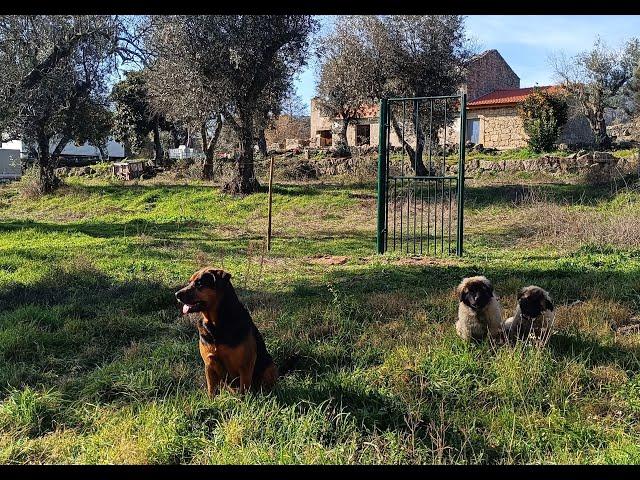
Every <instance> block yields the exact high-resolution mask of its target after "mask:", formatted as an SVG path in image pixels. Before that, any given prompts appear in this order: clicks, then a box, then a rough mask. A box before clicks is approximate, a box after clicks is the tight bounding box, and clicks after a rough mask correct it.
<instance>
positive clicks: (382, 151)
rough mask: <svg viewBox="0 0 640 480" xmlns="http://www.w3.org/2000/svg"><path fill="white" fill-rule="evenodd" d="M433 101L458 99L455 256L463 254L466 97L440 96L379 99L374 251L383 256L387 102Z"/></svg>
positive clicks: (387, 125) (385, 228)
mask: <svg viewBox="0 0 640 480" xmlns="http://www.w3.org/2000/svg"><path fill="white" fill-rule="evenodd" d="M435 99H459V100H460V147H459V148H460V150H459V158H458V178H457V182H458V183H457V207H458V214H457V228H456V233H457V234H456V255H458V256H462V254H463V235H464V179H465V171H464V167H465V139H466V129H467V95H466V93H462V94H461V95H452V96H440V97H414V98H388V99H386V98H385V99H381V100H380V110H379V112H380V117H379V140H378V213H377V224H378V225H377V250H378V253H379V254H383V253H384V252H385V249H386V238H387V234H388V232H387V225H388V222H387V220H388V219H387V192H388V188H389V172H388V171H387V155H388V146H387V132H388V129H389V127H390V123H389V102H390V101H394V100H396V101H398V100H402V101H407V100H409V101H419V100H435ZM443 173H444V172H443ZM430 178H431V179H435V180H437V179H442V180H444V179H445V177H444V176H434V177H430Z"/></svg>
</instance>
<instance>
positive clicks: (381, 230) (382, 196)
mask: <svg viewBox="0 0 640 480" xmlns="http://www.w3.org/2000/svg"><path fill="white" fill-rule="evenodd" d="M378 124H379V135H380V136H379V138H378V229H377V230H378V235H377V246H378V253H384V250H385V236H386V233H387V232H386V228H387V219H386V207H387V174H388V172H387V100H386V99H384V98H383V99H381V100H380V110H379V121H378Z"/></svg>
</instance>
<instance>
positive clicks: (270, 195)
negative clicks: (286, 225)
mask: <svg viewBox="0 0 640 480" xmlns="http://www.w3.org/2000/svg"><path fill="white" fill-rule="evenodd" d="M272 185H273V155H272V156H271V163H270V165H269V225H268V227H267V252H270V251H271V201H272V198H273V195H272V189H271V187H272Z"/></svg>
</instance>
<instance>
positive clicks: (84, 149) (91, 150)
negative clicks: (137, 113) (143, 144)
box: [2, 140, 124, 158]
mask: <svg viewBox="0 0 640 480" xmlns="http://www.w3.org/2000/svg"><path fill="white" fill-rule="evenodd" d="M57 145H58V143H57V142H56V141H52V142H51V143H50V144H49V152H53V151H54V150H55V148H56V146H57ZM2 148H8V149H12V150H19V151H20V152H22V155H21V157H22V158H25V156H26V154H27V153H28V148H27V145H25V144H23V142H22V140H11V141H10V142H5V143H3V144H2ZM107 153H108V154H109V156H110V157H117V158H124V145H122V144H121V143H119V142H116V141H114V140H109V141H108V142H107ZM62 155H69V156H78V157H85V156H86V157H91V156H97V157H99V156H100V150H99V149H98V148H97V147H94V146H92V145H91V144H89V142H85V143H84V144H83V145H79V146H76V145H74V143H73V142H69V143H67V145H66V146H65V147H64V149H63V150H62Z"/></svg>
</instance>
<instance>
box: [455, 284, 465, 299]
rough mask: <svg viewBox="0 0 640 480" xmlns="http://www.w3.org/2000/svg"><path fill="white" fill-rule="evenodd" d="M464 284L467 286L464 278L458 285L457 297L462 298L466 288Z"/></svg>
mask: <svg viewBox="0 0 640 480" xmlns="http://www.w3.org/2000/svg"><path fill="white" fill-rule="evenodd" d="M464 286H465V283H464V280H462V281H461V282H460V283H459V284H458V286H457V287H456V297H458V298H460V295H462V290H463V289H464Z"/></svg>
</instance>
